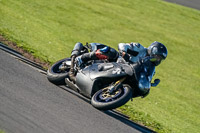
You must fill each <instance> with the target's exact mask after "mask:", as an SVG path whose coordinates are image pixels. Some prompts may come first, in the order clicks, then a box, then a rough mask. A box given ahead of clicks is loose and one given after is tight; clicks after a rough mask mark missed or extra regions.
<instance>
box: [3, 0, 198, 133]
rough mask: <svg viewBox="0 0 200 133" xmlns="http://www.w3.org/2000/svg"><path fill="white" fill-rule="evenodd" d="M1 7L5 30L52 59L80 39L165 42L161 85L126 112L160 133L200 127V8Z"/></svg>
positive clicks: (125, 4) (157, 1) (7, 1)
mask: <svg viewBox="0 0 200 133" xmlns="http://www.w3.org/2000/svg"><path fill="white" fill-rule="evenodd" d="M0 7H1V8H0V34H2V35H3V36H4V37H6V38H7V39H9V40H11V41H14V42H16V43H17V44H18V45H19V46H21V47H23V48H25V49H27V50H28V51H29V52H31V53H32V54H33V55H35V56H37V57H40V58H41V59H43V60H45V61H49V62H55V61H56V60H58V59H61V58H64V57H66V56H70V53H71V50H72V48H73V45H74V44H75V43H76V42H78V41H80V42H83V43H85V42H99V43H105V44H107V45H110V46H112V47H114V48H117V44H118V43H119V42H132V41H134V42H140V43H141V44H143V45H144V46H146V47H148V46H149V45H150V44H151V43H152V42H153V41H155V40H156V41H160V42H163V43H164V44H166V46H167V48H168V51H169V55H168V57H167V59H166V61H165V62H163V64H161V65H160V66H159V67H158V68H157V69H156V75H155V78H160V79H161V83H160V85H159V86H158V87H156V88H152V89H151V92H150V95H149V96H147V97H146V98H144V99H141V98H136V99H134V100H133V102H128V103H127V104H126V105H125V106H123V107H121V108H120V110H121V111H122V112H123V113H124V114H127V115H129V116H130V117H131V119H132V120H135V121H138V122H140V123H143V124H144V125H147V126H150V127H152V128H153V129H154V130H156V131H158V132H176V133H183V132H185V133H187V132H192V133H195V132H196V133H197V132H199V131H200V126H199V125H200V119H199V117H200V113H199V110H200V101H199V98H200V89H199V87H200V83H199V80H200V63H199V59H200V58H199V56H200V54H199V53H200V45H199V44H200V11H198V10H194V9H190V8H186V7H183V6H179V5H175V4H171V3H167V2H163V1H161V0H134V1H133V0H126V1H122V0H99V1H94V0H86V1H82V0H73V1H70V0H48V2H47V1H46V0H40V1H35V0H28V1H27V0H0Z"/></svg>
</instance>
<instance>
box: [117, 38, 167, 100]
mask: <svg viewBox="0 0 200 133" xmlns="http://www.w3.org/2000/svg"><path fill="white" fill-rule="evenodd" d="M118 50H119V53H120V56H121V57H123V59H124V60H125V61H126V62H130V63H132V64H136V63H139V64H140V65H142V67H140V69H136V73H138V74H136V75H140V76H139V77H137V78H138V87H139V89H140V90H141V95H143V97H145V96H146V95H147V94H148V93H149V90H150V87H151V86H157V85H158V84H159V82H160V80H159V79H156V80H154V83H151V80H152V78H153V76H154V74H155V67H156V66H158V65H159V64H160V63H161V62H162V61H163V60H165V59H166V57H167V54H168V51H167V48H166V47H165V45H164V44H162V43H160V42H157V41H155V42H153V43H152V44H151V45H150V46H149V47H148V48H145V47H143V46H142V45H141V44H140V43H119V44H118Z"/></svg>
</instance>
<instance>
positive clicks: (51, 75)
mask: <svg viewBox="0 0 200 133" xmlns="http://www.w3.org/2000/svg"><path fill="white" fill-rule="evenodd" d="M63 62H68V63H67V64H68V65H66V66H65V67H66V68H65V69H64V70H63V69H61V67H63ZM70 64H71V59H70V58H65V59H62V60H59V61H57V62H56V63H54V64H53V65H52V66H51V67H50V68H49V69H48V71H47V79H48V80H49V81H50V82H51V83H53V84H56V85H65V78H67V77H68V72H69V70H70Z"/></svg>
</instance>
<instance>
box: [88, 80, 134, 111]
mask: <svg viewBox="0 0 200 133" xmlns="http://www.w3.org/2000/svg"><path fill="white" fill-rule="evenodd" d="M131 96H132V91H131V87H130V86H129V85H126V84H123V85H122V86H121V87H120V88H119V89H118V90H117V91H115V92H113V93H112V94H109V90H108V87H106V88H104V89H101V90H99V91H97V92H96V93H95V94H94V95H93V96H92V99H91V104H92V106H94V107H95V108H97V109H100V110H110V109H115V108H117V107H120V106H122V105H124V104H125V103H126V102H128V101H129V99H130V98H131Z"/></svg>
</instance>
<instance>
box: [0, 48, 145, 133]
mask: <svg viewBox="0 0 200 133" xmlns="http://www.w3.org/2000/svg"><path fill="white" fill-rule="evenodd" d="M62 88H65V87H62ZM62 88H60V87H58V86H55V85H53V84H51V83H50V82H49V81H48V80H47V78H46V75H44V74H42V73H40V72H39V71H38V70H36V69H34V68H32V67H30V66H28V65H27V64H24V63H22V62H21V61H19V60H16V59H15V58H14V57H12V56H10V55H8V54H7V53H5V52H4V51H2V50H0V129H2V130H4V131H5V132H6V133H102V132H108V133H138V132H147V131H145V130H144V129H142V128H141V127H137V126H135V125H134V123H132V122H130V121H129V120H127V119H125V118H124V117H122V116H120V115H117V114H115V113H113V112H112V111H106V112H102V111H99V110H97V109H95V108H93V107H92V106H91V104H90V102H89V101H88V99H85V98H84V97H82V96H80V95H78V94H75V95H74V94H72V93H73V92H72V91H70V90H68V91H66V90H65V89H62Z"/></svg>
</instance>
